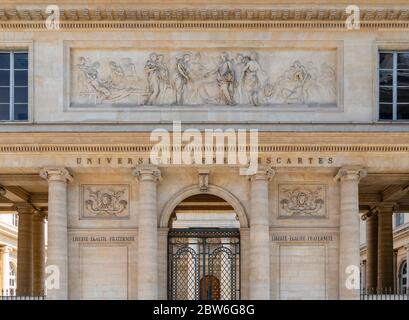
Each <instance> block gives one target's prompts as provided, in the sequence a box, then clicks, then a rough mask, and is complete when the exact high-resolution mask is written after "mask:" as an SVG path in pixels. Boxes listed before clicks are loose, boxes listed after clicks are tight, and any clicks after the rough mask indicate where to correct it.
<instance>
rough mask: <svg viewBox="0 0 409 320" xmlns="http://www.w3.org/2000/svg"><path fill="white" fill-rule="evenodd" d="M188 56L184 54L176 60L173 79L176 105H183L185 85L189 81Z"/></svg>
mask: <svg viewBox="0 0 409 320" xmlns="http://www.w3.org/2000/svg"><path fill="white" fill-rule="evenodd" d="M189 61H190V54H184V55H183V56H182V57H181V58H178V59H176V73H175V78H174V86H175V94H176V101H175V103H176V104H177V105H183V104H184V99H185V95H186V93H187V92H186V91H187V84H188V82H189V81H190V80H191V78H190V71H189Z"/></svg>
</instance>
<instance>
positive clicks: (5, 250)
mask: <svg viewBox="0 0 409 320" xmlns="http://www.w3.org/2000/svg"><path fill="white" fill-rule="evenodd" d="M11 251H13V249H12V248H10V247H8V246H3V247H0V253H1V254H4V253H10V252H11Z"/></svg>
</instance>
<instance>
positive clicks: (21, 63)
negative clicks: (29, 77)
mask: <svg viewBox="0 0 409 320" xmlns="http://www.w3.org/2000/svg"><path fill="white" fill-rule="evenodd" d="M14 69H28V54H27V53H15V54H14Z"/></svg>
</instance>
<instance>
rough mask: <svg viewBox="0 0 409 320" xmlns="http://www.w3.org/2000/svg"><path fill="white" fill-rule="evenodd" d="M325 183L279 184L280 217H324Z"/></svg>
mask: <svg viewBox="0 0 409 320" xmlns="http://www.w3.org/2000/svg"><path fill="white" fill-rule="evenodd" d="M325 215H326V187H325V185H280V186H279V216H280V217H324V216H325Z"/></svg>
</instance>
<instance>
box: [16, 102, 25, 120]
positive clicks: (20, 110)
mask: <svg viewBox="0 0 409 320" xmlns="http://www.w3.org/2000/svg"><path fill="white" fill-rule="evenodd" d="M27 119H28V105H27V104H15V105H14V120H27Z"/></svg>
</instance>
